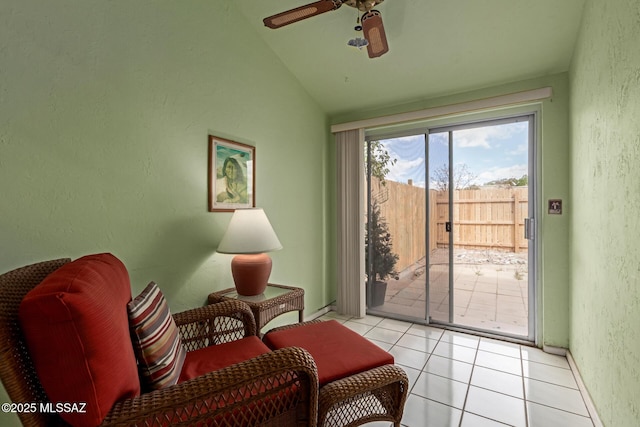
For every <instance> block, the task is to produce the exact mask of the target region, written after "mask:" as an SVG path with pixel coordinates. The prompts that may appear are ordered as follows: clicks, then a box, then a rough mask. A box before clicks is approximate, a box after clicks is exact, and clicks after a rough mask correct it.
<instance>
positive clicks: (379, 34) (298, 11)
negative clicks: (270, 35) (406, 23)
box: [263, 0, 389, 58]
mask: <svg viewBox="0 0 640 427" xmlns="http://www.w3.org/2000/svg"><path fill="white" fill-rule="evenodd" d="M383 1H384V0H319V1H316V2H313V3H310V4H307V5H305V6H300V7H297V8H295V9H291V10H287V11H285V12H282V13H278V14H276V15H272V16H269V17H268V18H265V19H264V20H263V22H264V25H266V26H267V27H269V28H274V29H275V28H280V27H284V26H285V25H289V24H293V23H294V22H298V21H302V20H303V19H307V18H311V17H313V16H316V15H320V14H322V13H325V12H330V11H332V10H336V9H338V8H340V6H342V5H343V4H346V5H347V6H351V7H354V8H356V9H358V10H360V11H361V12H364V13H363V15H362V17H361V18H360V22H361V23H362V26H360V25H357V26H356V30H358V31H359V30H362V31H363V34H364V38H365V40H366V42H368V43H367V44H366V46H367V52H368V54H369V58H377V57H379V56H382V55H384V54H385V53H387V52H388V51H389V45H388V43H387V36H386V34H385V32H384V26H383V25H382V15H381V14H380V12H379V11H377V10H374V9H373V8H374V7H375V6H376V5H378V4H380V3H382V2H383ZM350 44H351V42H350ZM359 47H360V46H359Z"/></svg>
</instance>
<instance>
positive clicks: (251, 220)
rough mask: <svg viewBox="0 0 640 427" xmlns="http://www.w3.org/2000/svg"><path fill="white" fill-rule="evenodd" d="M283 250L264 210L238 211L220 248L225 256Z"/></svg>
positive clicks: (219, 250) (234, 214) (232, 218)
mask: <svg viewBox="0 0 640 427" xmlns="http://www.w3.org/2000/svg"><path fill="white" fill-rule="evenodd" d="M279 249H282V244H281V243H280V240H278V236H276V233H275V231H273V227H272V226H271V223H270V222H269V219H268V218H267V215H266V214H265V213H264V210H262V208H253V209H236V211H235V212H234V213H233V216H232V217H231V221H230V222H229V226H228V227H227V231H226V232H225V233H224V236H223V237H222V241H221V242H220V245H219V246H218V252H220V253H223V254H259V253H263V252H271V251H277V250H279Z"/></svg>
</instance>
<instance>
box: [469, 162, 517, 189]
mask: <svg viewBox="0 0 640 427" xmlns="http://www.w3.org/2000/svg"><path fill="white" fill-rule="evenodd" d="M527 174H528V168H527V165H526V164H524V165H513V166H508V167H504V168H497V167H495V168H490V169H488V170H485V171H483V172H482V173H480V174H479V175H478V177H477V178H476V179H475V182H474V183H475V184H477V185H482V184H486V183H487V182H491V181H495V180H498V179H505V178H520V177H522V176H523V175H527Z"/></svg>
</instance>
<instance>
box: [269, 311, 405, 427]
mask: <svg viewBox="0 0 640 427" xmlns="http://www.w3.org/2000/svg"><path fill="white" fill-rule="evenodd" d="M263 341H264V343H265V344H266V345H267V346H268V347H269V348H271V349H274V350H275V349H279V348H284V347H302V348H304V349H305V350H307V351H308V352H309V353H310V354H311V356H313V358H314V360H315V362H316V366H317V367H318V381H319V384H320V395H319V398H318V426H346V425H349V426H358V425H361V424H365V423H368V422H372V421H391V422H393V423H394V425H395V426H397V427H399V426H400V420H401V419H402V413H403V410H404V403H405V400H406V398H407V390H408V387H409V381H408V379H407V375H406V374H405V372H404V371H403V370H402V369H401V368H400V367H398V366H396V365H394V364H393V363H394V360H393V356H392V355H391V354H389V353H387V352H386V351H384V350H382V349H381V348H380V347H378V346H377V345H375V344H373V343H371V342H369V340H367V339H366V338H363V337H362V336H360V335H359V334H357V333H355V332H353V331H352V330H351V329H349V328H347V327H345V326H343V325H341V324H340V323H338V322H337V321H335V320H330V321H327V322H323V321H318V320H316V321H311V322H305V323H300V324H295V325H289V326H284V327H281V328H276V329H272V330H271V331H269V332H268V333H267V334H266V335H265V336H264V338H263Z"/></svg>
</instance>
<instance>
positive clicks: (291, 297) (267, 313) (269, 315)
mask: <svg viewBox="0 0 640 427" xmlns="http://www.w3.org/2000/svg"><path fill="white" fill-rule="evenodd" d="M230 299H236V300H240V301H242V302H244V303H246V304H247V305H248V306H249V307H250V308H251V311H252V312H253V316H254V317H255V319H256V325H257V327H258V331H260V329H262V327H263V326H264V325H266V324H267V323H269V322H270V321H271V320H273V319H274V318H276V317H278V316H280V315H281V314H284V313H288V312H290V311H298V321H299V322H302V320H303V316H302V313H303V311H304V289H302V288H296V287H293V286H284V285H276V284H273V283H269V284H268V285H267V289H265V291H264V293H263V294H261V295H255V296H244V295H238V292H237V291H236V288H228V289H224V290H222V291H218V292H213V293H211V294H209V298H208V300H209V304H215V303H217V302H221V301H226V300H230Z"/></svg>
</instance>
